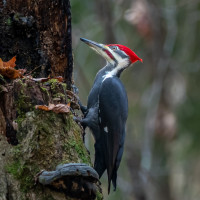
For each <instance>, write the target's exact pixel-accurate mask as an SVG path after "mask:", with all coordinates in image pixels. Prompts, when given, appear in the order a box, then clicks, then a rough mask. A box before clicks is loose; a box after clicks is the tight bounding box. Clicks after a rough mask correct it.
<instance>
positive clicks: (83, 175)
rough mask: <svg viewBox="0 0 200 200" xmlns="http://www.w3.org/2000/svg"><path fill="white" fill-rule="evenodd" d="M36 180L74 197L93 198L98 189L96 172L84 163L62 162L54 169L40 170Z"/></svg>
mask: <svg viewBox="0 0 200 200" xmlns="http://www.w3.org/2000/svg"><path fill="white" fill-rule="evenodd" d="M38 181H39V183H41V184H42V185H44V186H47V187H50V188H52V189H55V190H56V191H59V192H64V193H65V194H67V196H71V197H74V198H76V197H80V196H81V197H82V199H95V198H96V196H97V193H98V191H99V189H100V188H99V186H98V185H99V176H98V174H97V172H96V171H95V170H94V169H93V168H92V167H90V166H88V165H86V164H84V163H69V164H63V165H58V166H57V167H56V170H55V171H42V172H41V173H40V175H39V177H38Z"/></svg>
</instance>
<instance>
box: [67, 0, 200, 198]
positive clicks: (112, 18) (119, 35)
mask: <svg viewBox="0 0 200 200" xmlns="http://www.w3.org/2000/svg"><path fill="white" fill-rule="evenodd" d="M71 6H72V27H73V33H72V35H73V51H74V57H75V69H74V80H75V84H76V86H77V87H78V88H79V96H80V99H81V100H82V102H83V103H84V104H86V102H87V96H88V93H89V91H90V88H91V86H92V84H93V81H94V78H95V75H96V73H97V71H98V70H99V69H101V67H103V66H104V64H105V63H104V60H103V59H102V58H100V56H99V55H96V54H95V53H94V52H93V51H92V50H91V49H89V48H88V46H86V45H85V44H83V43H81V42H80V40H79V38H80V37H85V38H87V39H90V40H94V41H97V42H100V43H119V44H123V45H126V46H128V47H129V48H131V49H133V50H134V51H135V52H136V54H137V55H138V56H139V57H141V58H142V59H143V63H139V62H137V63H136V64H134V65H133V66H132V67H130V68H129V69H127V70H126V71H125V72H124V73H123V74H122V77H121V79H122V81H123V83H124V85H125V87H126V90H127V93H128V98H129V117H128V122H127V135H126V141H125V150H124V155H123V160H122V163H121V166H120V169H119V171H118V189H117V191H116V192H111V194H110V195H109V196H107V180H106V179H107V178H106V176H104V177H103V178H102V179H101V181H102V182H103V186H102V187H103V190H104V196H105V199H107V200H180V199H181V200H199V199H200V156H199V155H200V64H199V63H200V47H199V46H200V1H199V0H190V1H188V0H159V1H158V0H95V1H92V0H84V1H80V0H72V1H71ZM88 132H89V131H88ZM86 143H87V146H88V148H89V149H90V151H91V155H93V154H94V152H93V150H92V146H93V143H94V141H93V138H92V136H91V133H89V134H87V141H86Z"/></svg>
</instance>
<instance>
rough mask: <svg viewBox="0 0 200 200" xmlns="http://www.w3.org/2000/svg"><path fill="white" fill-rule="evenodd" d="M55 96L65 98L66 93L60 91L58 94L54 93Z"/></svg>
mask: <svg viewBox="0 0 200 200" xmlns="http://www.w3.org/2000/svg"><path fill="white" fill-rule="evenodd" d="M53 97H54V98H63V99H65V95H64V94H62V93H60V92H59V93H56V94H54V95H53Z"/></svg>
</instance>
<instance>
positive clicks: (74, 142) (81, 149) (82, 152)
mask: <svg viewBox="0 0 200 200" xmlns="http://www.w3.org/2000/svg"><path fill="white" fill-rule="evenodd" d="M67 144H68V145H66V146H65V148H66V150H68V151H69V149H71V148H72V149H75V150H76V152H77V154H78V157H79V158H80V159H81V160H82V162H83V163H86V164H91V161H90V157H89V155H88V153H87V151H86V148H85V146H84V144H83V142H82V141H81V138H78V139H77V138H76V139H75V138H70V140H69V141H68V142H67Z"/></svg>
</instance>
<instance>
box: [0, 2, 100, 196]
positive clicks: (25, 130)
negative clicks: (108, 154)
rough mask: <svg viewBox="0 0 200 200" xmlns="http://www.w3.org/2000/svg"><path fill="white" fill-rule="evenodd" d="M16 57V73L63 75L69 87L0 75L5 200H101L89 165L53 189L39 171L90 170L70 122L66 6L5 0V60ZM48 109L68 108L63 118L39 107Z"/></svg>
mask: <svg viewBox="0 0 200 200" xmlns="http://www.w3.org/2000/svg"><path fill="white" fill-rule="evenodd" d="M15 55H16V59H17V61H16V64H17V67H18V68H26V69H27V71H28V72H31V75H32V76H37V77H38V76H41V77H43V76H47V75H50V76H52V77H54V76H63V77H64V83H63V82H59V81H58V80H57V79H50V80H49V81H48V82H37V81H35V80H33V79H31V78H30V77H28V76H25V77H24V78H19V79H16V80H9V79H7V78H5V77H3V76H2V75H0V200H25V199H26V200H44V199H45V200H65V199H74V200H75V199H96V198H97V199H102V195H101V194H100V188H99V186H98V180H97V179H95V178H94V177H93V178H92V177H91V173H90V169H91V167H89V166H88V167H89V168H88V169H89V170H87V172H85V171H84V173H81V171H80V170H78V171H76V172H75V174H76V175H73V176H69V175H62V178H61V179H59V180H58V179H57V177H56V179H55V180H54V179H53V181H51V184H50V185H46V182H48V181H46V179H45V178H44V176H43V179H42V180H41V181H40V182H41V183H42V184H43V183H44V185H45V186H44V185H42V184H40V183H39V182H38V181H37V180H38V176H39V175H38V176H37V174H38V173H40V172H41V170H46V171H51V172H50V173H49V172H48V173H49V174H50V175H51V174H54V175H56V174H57V173H58V172H59V173H60V171H59V170H57V171H55V170H56V166H58V165H60V164H65V163H86V164H88V165H91V162H90V157H89V154H88V151H87V150H86V148H85V146H84V143H83V140H82V135H81V133H82V129H81V127H80V126H79V125H78V124H76V123H75V122H74V120H73V113H74V112H73V109H75V107H76V108H77V106H78V105H77V99H76V97H75V95H74V94H73V92H72V91H70V89H71V84H72V71H73V57H72V46H71V13H70V2H69V0H54V1H52V0H36V1H31V0H27V1H23V0H18V1H15V0H0V58H2V60H4V61H7V60H9V59H10V58H11V57H13V56H15ZM49 103H51V104H64V105H66V104H67V103H70V105H71V108H70V109H69V111H68V112H67V113H64V114H63V113H58V114H57V113H53V112H52V111H49V112H47V111H41V110H37V109H36V108H35V105H48V104H49ZM68 105H69V104H68ZM80 166H85V165H80ZM92 171H94V170H93V169H91V172H92ZM83 175H84V176H83ZM85 175H86V176H85ZM59 176H60V175H59ZM63 176H64V178H63ZM47 179H48V177H47ZM48 180H49V179H48Z"/></svg>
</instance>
